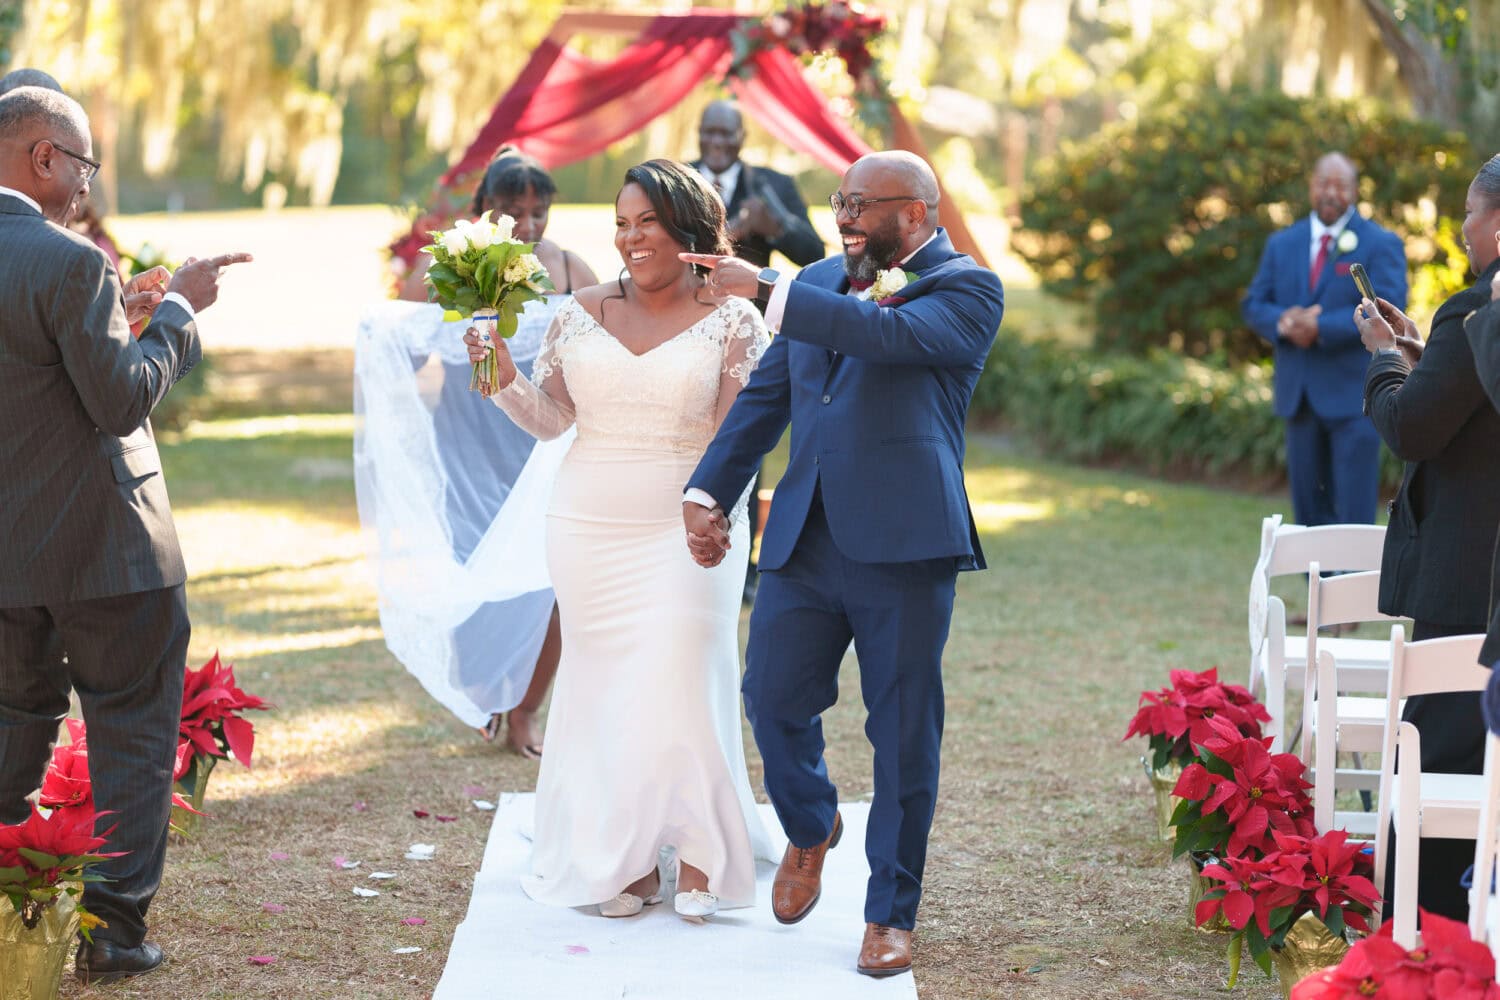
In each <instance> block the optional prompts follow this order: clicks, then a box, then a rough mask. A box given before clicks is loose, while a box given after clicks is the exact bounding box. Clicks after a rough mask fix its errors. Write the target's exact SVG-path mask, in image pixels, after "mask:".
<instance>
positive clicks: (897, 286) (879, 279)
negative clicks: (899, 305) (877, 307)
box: [869, 267, 917, 302]
mask: <svg viewBox="0 0 1500 1000" xmlns="http://www.w3.org/2000/svg"><path fill="white" fill-rule="evenodd" d="M916 280H917V276H916V275H915V274H911V273H910V272H907V271H903V270H901V269H900V268H899V267H889V268H886V269H885V270H884V271H881V272H880V273H878V274H877V275H875V283H874V284H873V285H871V286H870V294H869V299H870V301H872V302H880V301H881V300H883V299H888V298H890V297H891V296H892V295H895V294H896V293H897V292H899V291H901V289H903V288H905V287H906V286H907V285H909V284H911V283H912V282H913V281H916Z"/></svg>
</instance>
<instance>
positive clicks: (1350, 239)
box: [1338, 229, 1359, 253]
mask: <svg viewBox="0 0 1500 1000" xmlns="http://www.w3.org/2000/svg"><path fill="white" fill-rule="evenodd" d="M1357 246H1359V237H1358V236H1356V235H1354V232H1353V230H1349V229H1346V230H1344V231H1343V232H1342V233H1339V242H1338V248H1339V253H1353V252H1354V248H1355V247H1357Z"/></svg>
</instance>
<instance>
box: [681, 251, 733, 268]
mask: <svg viewBox="0 0 1500 1000" xmlns="http://www.w3.org/2000/svg"><path fill="white" fill-rule="evenodd" d="M677 259H678V260H680V261H682V262H683V263H686V264H699V265H702V266H703V267H718V266H719V262H720V261H723V260H728V259H729V258H728V257H726V256H724V255H723V254H713V253H680V254H678V255H677Z"/></svg>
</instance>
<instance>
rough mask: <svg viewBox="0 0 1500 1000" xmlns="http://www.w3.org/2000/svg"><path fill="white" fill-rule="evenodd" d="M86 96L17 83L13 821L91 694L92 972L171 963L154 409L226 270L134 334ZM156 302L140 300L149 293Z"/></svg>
mask: <svg viewBox="0 0 1500 1000" xmlns="http://www.w3.org/2000/svg"><path fill="white" fill-rule="evenodd" d="M92 150H93V142H92V140H91V138H90V135H89V124H88V117H87V116H86V115H85V114H84V112H83V109H82V108H81V107H79V106H78V104H77V103H76V102H74V101H73V100H72V99H70V98H68V97H66V96H64V95H63V94H60V93H56V92H53V91H51V90H45V89H42V88H39V87H21V88H19V89H17V90H13V91H11V92H9V93H7V94H5V95H4V96H0V427H3V428H4V430H3V432H0V822H7V823H15V822H19V821H22V820H24V819H25V817H26V816H27V815H28V814H29V806H28V804H27V802H26V796H28V795H29V794H30V793H31V792H32V791H34V790H35V789H36V788H37V787H38V786H39V785H40V783H41V779H42V775H43V773H44V772H45V770H46V766H47V761H48V758H49V754H50V750H51V746H52V743H53V741H54V740H55V739H56V736H57V727H58V724H59V722H60V720H61V719H62V717H63V716H64V715H65V714H66V712H67V710H68V694H69V690H70V688H71V689H72V690H76V691H77V692H78V696H79V699H80V701H81V702H82V704H83V715H84V721H85V723H86V724H87V726H88V741H89V764H90V771H91V773H92V776H93V785H94V802H95V807H96V808H97V809H98V810H99V811H100V812H108V813H109V814H110V815H109V816H107V817H105V818H103V819H101V820H100V826H101V827H109V826H114V827H115V829H114V833H113V834H111V836H110V839H109V845H108V847H107V848H106V849H107V850H111V851H126V852H128V853H126V854H124V855H123V856H121V857H118V858H113V859H111V860H109V861H107V862H105V863H104V864H102V865H100V866H99V867H98V872H99V873H100V874H102V875H104V876H106V877H107V878H108V879H109V881H107V882H102V883H93V884H90V885H89V886H88V888H87V890H86V892H85V902H86V904H87V905H88V907H89V909H90V910H92V911H93V912H94V913H95V914H97V915H99V916H100V917H102V918H103V919H104V920H105V921H106V923H107V925H108V926H107V927H101V928H100V929H99V930H97V931H96V932H95V934H94V942H95V943H94V944H93V945H89V944H86V943H85V944H83V945H82V946H80V948H79V953H78V959H77V972H78V976H79V978H80V979H83V980H84V981H85V982H89V981H92V982H108V981H110V980H113V979H120V978H123V977H125V976H130V975H136V974H139V973H142V972H148V971H150V970H151V969H154V968H155V967H156V966H158V965H160V964H161V961H162V953H161V949H160V948H158V947H157V946H156V945H154V944H152V943H150V942H147V941H146V940H145V935H146V923H145V916H146V909H147V907H148V906H149V905H150V903H151V898H152V896H153V895H155V893H156V889H157V886H158V884H159V883H160V880H161V872H162V863H163V859H164V856H165V851H166V838H167V818H168V812H169V804H170V787H171V782H172V764H173V757H174V750H175V748H176V745H177V729H178V717H179V712H180V710H181V704H182V676H183V669H184V666H185V664H186V658H187V647H188V617H187V602H186V597H185V595H184V591H183V583H184V580H185V578H186V572H185V570H184V568H183V563H182V555H181V553H180V551H179V550H178V546H177V533H176V529H175V528H174V527H173V524H172V512H171V508H170V507H169V505H168V503H167V492H166V487H165V486H164V484H163V483H162V474H161V460H160V458H159V457H158V455H157V451H156V443H155V440H154V438H153V437H152V434H151V425H150V423H149V422H148V420H147V417H148V416H149V414H150V413H151V409H152V407H154V406H155V405H156V404H157V403H158V402H159V401H160V400H161V399H162V397H163V396H165V395H166V393H167V390H168V389H170V388H171V387H172V385H173V384H174V383H175V382H176V381H177V380H178V379H180V378H182V376H183V375H185V374H187V372H188V371H189V370H190V369H191V368H192V367H193V365H194V364H195V363H196V362H197V361H198V359H199V358H200V357H201V356H202V352H201V350H200V348H199V345H198V333H197V328H196V326H195V321H194V315H195V313H196V312H197V310H200V309H203V308H205V307H206V306H208V305H211V304H212V303H213V302H214V300H215V298H217V296H218V273H219V269H220V268H221V267H223V266H224V265H226V264H229V263H232V262H234V261H238V260H248V259H249V256H248V255H246V254H227V255H225V256H222V257H215V258H210V259H206V260H199V261H190V262H189V263H187V264H185V265H184V266H183V267H182V268H180V269H179V270H178V271H177V273H176V274H175V275H173V276H172V277H171V280H170V283H168V284H167V285H166V288H165V294H163V295H161V296H160V297H159V302H158V301H157V298H158V297H157V296H155V295H151V296H149V298H150V300H151V301H150V303H149V304H148V305H147V306H146V307H145V308H144V309H143V310H142V311H143V312H152V313H154V315H151V316H150V321H149V323H147V324H146V325H145V327H144V329H143V330H142V331H141V333H140V337H139V340H137V339H136V338H134V337H132V336H131V333H130V320H129V319H127V315H126V307H125V301H124V298H123V296H122V289H121V287H120V282H119V278H118V277H117V276H116V274H115V272H114V269H113V268H112V267H111V266H110V263H109V260H108V258H107V257H106V256H105V255H104V253H103V252H102V251H100V250H99V249H98V248H97V247H95V246H94V245H93V244H92V243H91V242H89V241H88V240H87V239H86V238H84V237H82V236H79V235H77V234H75V233H72V232H69V231H68V230H67V229H66V228H64V227H65V225H66V223H67V222H68V220H69V218H71V216H72V214H73V212H74V211H75V210H76V209H77V207H78V205H79V204H80V203H81V201H82V199H83V198H84V197H86V196H87V194H88V190H89V181H90V180H91V179H92V178H93V175H94V172H95V171H96V170H97V169H98V163H97V162H95V161H94V160H93V159H92ZM138 301H139V298H138V297H134V296H133V303H134V302H138Z"/></svg>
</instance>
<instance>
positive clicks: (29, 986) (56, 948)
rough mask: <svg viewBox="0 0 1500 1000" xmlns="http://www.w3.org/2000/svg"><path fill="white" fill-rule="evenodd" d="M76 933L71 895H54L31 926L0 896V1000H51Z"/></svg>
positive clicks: (60, 980)
mask: <svg viewBox="0 0 1500 1000" xmlns="http://www.w3.org/2000/svg"><path fill="white" fill-rule="evenodd" d="M77 933H78V910H77V906H76V904H75V903H74V900H73V897H72V896H69V895H67V894H63V895H60V896H58V897H57V901H56V902H55V903H53V904H52V905H51V906H48V907H47V908H46V909H44V910H42V915H41V919H40V920H38V921H37V924H36V926H35V927H27V926H26V925H25V924H24V923H23V922H22V921H21V915H20V914H19V913H17V912H16V911H15V908H14V907H12V906H11V905H10V903H9V901H7V900H5V899H4V897H0V1000H55V998H56V997H57V991H58V988H59V987H60V986H61V985H62V974H63V966H64V965H66V964H67V963H68V952H69V951H71V950H72V948H73V946H74V944H75V941H74V935H76V934H77Z"/></svg>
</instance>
